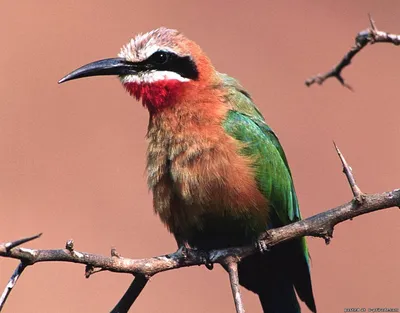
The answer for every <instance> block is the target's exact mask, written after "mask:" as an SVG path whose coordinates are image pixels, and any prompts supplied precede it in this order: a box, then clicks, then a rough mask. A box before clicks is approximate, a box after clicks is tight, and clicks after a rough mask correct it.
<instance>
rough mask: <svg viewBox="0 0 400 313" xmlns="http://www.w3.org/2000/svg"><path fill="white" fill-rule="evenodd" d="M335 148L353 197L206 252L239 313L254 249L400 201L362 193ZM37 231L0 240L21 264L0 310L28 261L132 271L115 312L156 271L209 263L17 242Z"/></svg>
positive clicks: (317, 233)
mask: <svg viewBox="0 0 400 313" xmlns="http://www.w3.org/2000/svg"><path fill="white" fill-rule="evenodd" d="M335 148H336V151H337V153H338V155H339V157H340V160H341V162H342V165H343V172H344V173H345V175H346V177H347V180H348V182H349V185H350V187H351V189H352V192H353V195H354V198H353V199H352V200H351V201H350V202H348V203H345V204H342V205H340V206H338V207H336V208H333V209H330V210H328V211H325V212H322V213H319V214H317V215H314V216H311V217H309V218H307V219H304V220H301V221H298V222H295V223H292V224H289V225H286V226H283V227H279V228H275V229H271V230H268V231H267V232H266V233H264V234H263V235H262V236H260V239H259V242H258V243H257V245H251V246H245V247H236V248H228V249H220V250H212V251H209V252H208V258H207V261H206V263H207V264H209V263H219V264H221V265H223V266H224V267H225V268H227V270H228V272H229V274H230V275H229V276H230V281H231V287H232V293H233V295H234V300H235V305H236V309H237V313H243V312H244V308H243V303H242V299H241V296H240V291H239V286H238V278H237V263H238V262H240V260H241V259H242V258H244V257H246V256H249V255H251V254H253V253H256V252H258V251H259V250H260V249H261V250H264V251H265V250H268V249H270V248H271V247H272V246H275V245H277V244H279V243H282V242H285V241H288V240H291V239H294V238H296V237H302V236H314V237H321V238H324V239H325V241H326V243H329V242H330V239H331V238H332V234H333V228H334V226H335V225H336V224H338V223H341V222H343V221H345V220H349V219H353V218H354V217H356V216H359V215H363V214H366V213H371V212H374V211H378V210H382V209H387V208H391V207H400V189H395V190H392V191H389V192H384V193H380V194H364V193H362V192H361V190H360V188H359V187H358V186H357V184H356V181H355V179H354V176H353V173H352V170H351V168H350V166H349V165H348V164H347V162H346V160H345V159H344V157H343V155H342V153H341V152H340V151H339V149H338V148H337V146H336V144H335ZM39 236H40V235H37V236H33V237H29V238H24V239H20V240H17V241H14V242H9V243H0V257H7V258H14V259H18V260H20V261H21V264H20V265H19V267H18V268H17V270H16V272H15V273H14V274H13V276H12V277H11V279H10V282H9V284H8V285H7V287H6V290H5V291H4V293H3V296H2V297H1V298H0V310H1V307H2V306H3V305H4V302H5V300H6V298H7V296H8V295H9V293H10V291H11V289H12V287H13V286H14V285H15V282H16V280H17V278H18V277H19V276H20V274H21V272H22V270H23V269H24V268H25V267H27V266H30V265H33V264H35V263H39V262H50V261H58V262H72V263H80V264H85V265H86V270H85V275H86V277H89V276H90V275H91V274H93V273H95V272H98V271H111V272H119V273H130V274H133V275H134V276H135V279H134V281H133V282H132V284H131V286H130V287H129V289H128V290H127V291H126V293H125V295H124V296H123V297H122V298H121V300H120V301H119V303H118V304H117V305H116V306H115V308H114V309H113V310H112V311H111V313H124V312H128V310H129V308H130V306H131V305H132V304H133V302H134V301H135V299H136V298H137V297H138V296H139V294H140V292H141V291H142V290H143V288H144V287H145V286H146V283H147V281H148V279H149V278H150V277H152V276H154V275H156V274H157V273H160V272H164V271H168V270H172V269H177V268H181V267H187V266H194V265H202V264H205V260H204V251H203V252H202V251H196V250H191V249H189V250H187V251H185V252H183V251H182V250H181V249H180V250H178V251H177V252H175V253H172V254H168V255H162V256H157V257H152V258H148V259H129V258H124V257H122V256H120V255H119V254H118V253H117V252H116V250H115V249H112V252H111V257H107V256H102V255H96V254H91V253H86V252H79V251H77V250H75V249H74V244H73V241H72V240H69V241H67V243H66V247H65V249H58V250H34V249H26V248H22V247H19V245H21V244H23V243H26V242H28V241H30V240H33V239H36V238H38V237H39ZM4 295H5V296H4Z"/></svg>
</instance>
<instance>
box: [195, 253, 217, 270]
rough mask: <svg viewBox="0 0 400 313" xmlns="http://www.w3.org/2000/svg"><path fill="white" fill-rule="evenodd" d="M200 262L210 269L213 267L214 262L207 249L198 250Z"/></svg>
mask: <svg viewBox="0 0 400 313" xmlns="http://www.w3.org/2000/svg"><path fill="white" fill-rule="evenodd" d="M199 253H200V259H201V262H202V263H204V265H205V266H206V268H207V269H209V270H210V271H211V270H212V269H213V268H214V264H213V263H212V262H211V260H210V253H208V252H207V251H199Z"/></svg>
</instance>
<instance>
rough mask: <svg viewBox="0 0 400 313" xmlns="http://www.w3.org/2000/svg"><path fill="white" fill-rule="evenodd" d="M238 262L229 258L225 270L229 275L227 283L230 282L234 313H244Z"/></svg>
mask: <svg viewBox="0 0 400 313" xmlns="http://www.w3.org/2000/svg"><path fill="white" fill-rule="evenodd" d="M237 262H238V260H235V259H233V258H229V260H227V269H228V273H229V281H230V282H231V288H232V295H233V300H234V301H235V307H236V313H245V311H244V306H243V301H242V295H241V294H240V285H239V274H238V265H237Z"/></svg>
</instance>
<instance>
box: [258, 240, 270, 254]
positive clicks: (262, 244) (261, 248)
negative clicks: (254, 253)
mask: <svg viewBox="0 0 400 313" xmlns="http://www.w3.org/2000/svg"><path fill="white" fill-rule="evenodd" d="M255 246H256V248H257V250H258V251H260V253H265V252H269V251H271V246H270V245H268V244H266V243H265V241H264V240H257V241H256V243H255Z"/></svg>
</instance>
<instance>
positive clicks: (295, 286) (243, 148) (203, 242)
mask: <svg viewBox="0 0 400 313" xmlns="http://www.w3.org/2000/svg"><path fill="white" fill-rule="evenodd" d="M98 75H101V76H102V75H114V76H118V78H119V80H120V82H121V83H122V85H123V87H124V88H125V89H126V91H128V93H129V94H130V95H131V96H133V97H134V98H135V99H136V100H138V101H141V103H142V105H143V106H144V107H145V108H146V109H147V110H148V112H149V124H148V129H147V136H146V137H147V141H148V148H147V163H146V171H147V182H148V187H149V189H150V190H151V191H152V194H153V207H154V211H155V212H156V213H157V214H158V216H159V217H160V219H161V221H162V222H163V223H164V224H165V225H166V227H167V228H168V230H169V231H170V232H171V233H172V234H173V235H174V236H175V239H176V241H177V244H178V247H180V248H187V249H198V250H202V251H209V250H211V249H221V248H228V247H236V246H242V245H249V244H254V243H255V242H257V239H258V237H259V236H260V234H262V233H264V232H265V231H267V230H269V229H272V228H276V227H281V226H284V225H287V224H290V223H292V222H296V221H298V220H301V214H300V210H299V203H298V199H297V196H296V192H295V187H294V183H293V179H292V174H291V170H290V168H289V164H288V161H287V158H286V156H285V153H284V150H283V148H282V146H281V144H280V142H279V140H278V137H277V136H276V134H275V133H274V132H273V130H272V129H271V128H270V127H269V126H268V125H267V123H266V121H265V119H264V117H263V115H262V113H261V112H260V110H259V109H258V108H257V106H256V105H255V103H254V102H253V99H252V97H251V96H250V94H249V92H248V91H247V90H246V89H244V87H242V85H241V84H240V83H239V82H238V81H237V80H236V79H234V78H232V77H230V76H228V75H227V74H223V73H220V72H218V71H217V70H216V69H215V67H214V66H213V64H212V62H211V60H210V58H209V57H208V56H207V55H206V54H205V53H204V52H203V50H202V49H201V47H200V46H199V45H198V44H197V43H195V42H194V41H192V40H190V39H188V38H187V37H186V36H185V35H184V34H183V33H181V32H180V31H178V30H175V29H169V28H166V27H160V28H157V29H155V30H152V31H150V32H147V33H144V34H138V35H136V36H135V37H134V38H133V39H131V40H130V41H129V42H128V43H127V44H126V45H124V46H123V47H122V48H121V50H120V52H119V54H118V57H115V58H108V59H103V60H99V61H95V62H92V63H89V64H87V65H84V66H82V67H80V68H78V69H76V70H74V71H73V72H71V73H70V74H68V75H66V76H65V77H64V78H62V79H61V80H60V81H59V83H63V82H66V81H70V80H73V79H78V78H83V77H90V76H98ZM263 75H264V74H263ZM238 273H239V282H240V284H241V285H242V286H244V287H245V288H247V289H249V290H251V291H253V292H254V293H256V294H257V295H258V296H259V299H260V302H261V306H262V309H263V312H264V313H278V312H280V313H282V312H283V313H294V312H300V305H299V301H298V299H297V297H296V294H297V296H298V298H300V300H301V301H303V302H305V304H306V305H307V307H308V308H309V309H310V310H311V311H312V312H316V305H315V300H314V296H313V290H312V284H311V275H310V256H309V251H308V248H307V244H306V241H305V239H304V238H297V239H293V240H291V241H288V242H284V243H281V244H279V245H277V246H274V247H271V249H270V250H269V251H267V252H264V253H261V252H258V253H255V254H253V255H251V256H248V257H246V258H244V259H243V260H242V261H241V262H240V263H239V265H238Z"/></svg>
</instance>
